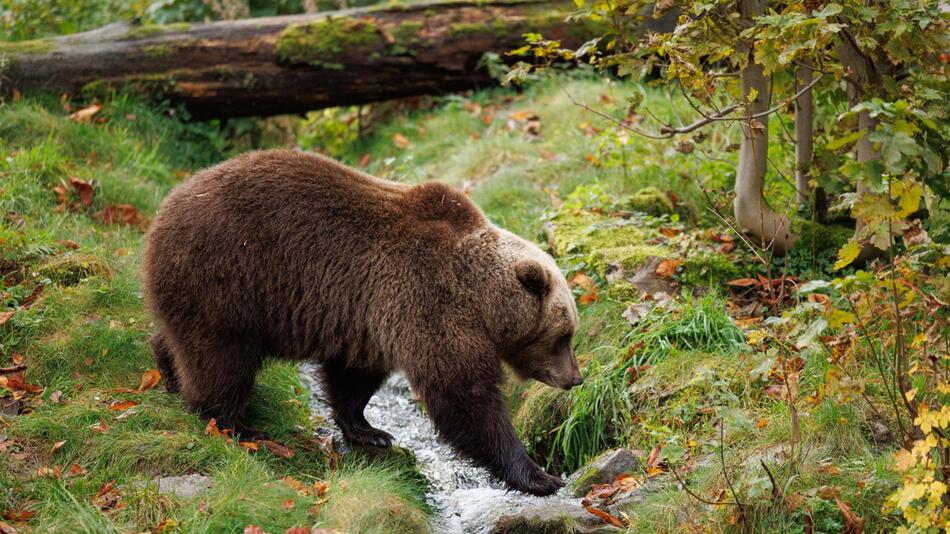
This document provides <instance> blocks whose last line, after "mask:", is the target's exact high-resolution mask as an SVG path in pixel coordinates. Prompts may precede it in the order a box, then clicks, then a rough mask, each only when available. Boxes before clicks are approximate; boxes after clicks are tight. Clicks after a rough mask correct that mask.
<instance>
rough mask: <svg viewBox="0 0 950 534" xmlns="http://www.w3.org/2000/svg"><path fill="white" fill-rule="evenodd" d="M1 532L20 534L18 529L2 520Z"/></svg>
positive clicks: (3, 533)
mask: <svg viewBox="0 0 950 534" xmlns="http://www.w3.org/2000/svg"><path fill="white" fill-rule="evenodd" d="M0 534H18V532H17V529H15V528H13V527H12V526H10V525H8V524H6V523H4V522H3V521H0Z"/></svg>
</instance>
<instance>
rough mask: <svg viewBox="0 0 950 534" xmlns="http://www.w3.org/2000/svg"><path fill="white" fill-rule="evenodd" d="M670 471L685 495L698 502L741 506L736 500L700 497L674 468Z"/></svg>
mask: <svg viewBox="0 0 950 534" xmlns="http://www.w3.org/2000/svg"><path fill="white" fill-rule="evenodd" d="M670 473H673V478H675V479H676V481H677V482H679V483H680V486H682V488H683V491H685V492H686V494H687V495H689V496H690V497H692V498H694V499H696V500H697V501H699V502H701V503H703V504H711V505H713V506H721V505H724V504H729V505H732V506H742V505H741V504H739V503H737V502H732V501H710V500H709V499H706V498H703V497H700V496H699V495H697V494H696V493H694V492H693V490H691V489H689V486H687V485H686V481H684V480H683V479H682V478H680V476H679V474H678V473H677V472H676V469H670Z"/></svg>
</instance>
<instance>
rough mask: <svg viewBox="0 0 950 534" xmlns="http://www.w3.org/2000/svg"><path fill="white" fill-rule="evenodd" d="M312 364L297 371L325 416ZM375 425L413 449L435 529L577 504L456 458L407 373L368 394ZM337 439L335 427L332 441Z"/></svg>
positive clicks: (479, 527)
mask: <svg viewBox="0 0 950 534" xmlns="http://www.w3.org/2000/svg"><path fill="white" fill-rule="evenodd" d="M314 371H315V368H314V367H313V366H312V365H310V364H305V365H303V366H301V375H302V377H303V380H304V384H306V385H307V386H308V387H309V388H310V390H311V392H312V396H311V403H310V404H311V408H312V410H313V411H314V412H315V413H317V414H318V415H321V416H323V417H325V418H327V419H329V416H330V408H329V407H328V406H327V405H326V404H325V403H324V401H323V394H322V392H321V390H320V383H319V381H317V380H314V378H313V377H314V376H316V375H315V374H314ZM364 413H365V414H366V419H367V420H368V421H369V422H370V424H372V425H373V426H375V427H376V428H379V429H382V430H385V431H386V432H389V433H390V434H392V435H393V436H394V437H395V438H396V444H398V445H400V446H402V447H405V448H407V449H410V450H412V451H413V452H414V453H415V455H416V460H417V465H418V466H419V470H420V471H422V473H423V474H424V475H425V477H426V478H427V479H428V480H429V493H428V494H427V498H428V500H429V503H430V504H431V505H432V506H433V508H435V509H436V510H437V517H436V520H435V529H436V532H440V533H446V534H448V533H452V534H455V533H466V534H468V533H472V534H483V533H488V532H490V531H491V529H492V527H493V526H494V525H495V522H496V521H497V519H498V518H499V517H502V516H505V515H518V514H520V513H524V512H525V511H527V510H529V509H532V508H538V507H545V508H549V507H551V506H563V507H565V508H568V507H577V506H579V503H580V499H573V498H570V497H567V496H566V492H565V491H564V490H562V492H561V493H564V494H565V495H558V496H554V497H546V498H540V497H533V496H530V495H525V494H522V493H518V492H509V491H507V490H505V489H504V486H503V484H501V483H500V482H498V481H497V480H493V479H492V477H490V476H489V475H488V473H487V472H486V471H484V470H483V469H480V468H478V467H475V466H474V465H472V464H471V463H470V462H469V461H467V460H465V459H462V458H459V457H457V456H456V455H455V453H454V452H453V451H452V449H451V448H450V447H448V446H447V445H445V444H443V443H440V442H439V441H438V440H437V438H436V432H435V429H434V428H433V427H432V423H431V422H430V421H429V419H428V418H427V417H426V416H425V414H424V413H422V411H421V410H420V409H419V407H418V405H417V404H416V403H415V401H414V400H413V394H412V391H411V390H410V389H409V383H408V382H407V381H406V379H405V378H404V377H403V376H402V375H400V374H396V375H393V376H391V377H390V378H389V380H387V381H386V383H385V384H383V386H382V387H381V388H380V389H379V391H377V392H376V395H374V396H373V398H372V399H371V400H370V402H369V405H367V407H366V410H365V412H364ZM341 441H342V438H341V436H340V435H339V432H338V431H335V432H334V444H335V445H336V444H337V443H340V442H341Z"/></svg>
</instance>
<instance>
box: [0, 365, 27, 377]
mask: <svg viewBox="0 0 950 534" xmlns="http://www.w3.org/2000/svg"><path fill="white" fill-rule="evenodd" d="M25 370H26V366H25V365H22V364H21V365H13V366H10V367H0V375H12V374H13V373H19V372H20V371H25Z"/></svg>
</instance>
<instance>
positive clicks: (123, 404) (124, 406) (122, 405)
mask: <svg viewBox="0 0 950 534" xmlns="http://www.w3.org/2000/svg"><path fill="white" fill-rule="evenodd" d="M138 405H139V403H137V402H135V401H131V400H126V401H115V402H113V403H112V404H110V405H109V410H111V411H113V412H124V411H126V410H128V409H129V408H132V407H135V406H138Z"/></svg>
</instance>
